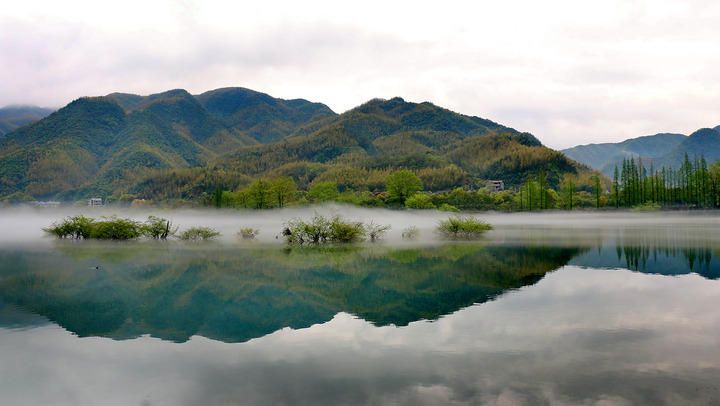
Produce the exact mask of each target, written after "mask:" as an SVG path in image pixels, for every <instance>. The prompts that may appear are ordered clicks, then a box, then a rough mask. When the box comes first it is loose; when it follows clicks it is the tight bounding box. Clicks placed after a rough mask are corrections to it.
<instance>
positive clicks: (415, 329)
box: [0, 213, 720, 405]
mask: <svg viewBox="0 0 720 406" xmlns="http://www.w3.org/2000/svg"><path fill="white" fill-rule="evenodd" d="M15 214H17V213H15ZM179 216H180V217H181V218H182V215H179ZM401 216H402V215H401ZM41 217H42V216H41ZM43 218H44V217H43ZM188 218H189V217H188ZM194 218H195V217H194ZM401 220H402V219H401ZM406 220H407V219H406ZM488 220H489V221H490V222H491V223H494V224H496V230H494V231H492V232H491V233H489V234H488V235H487V236H486V237H485V238H484V239H483V240H482V241H479V242H472V243H470V242H442V241H439V240H435V239H433V238H425V239H423V238H421V239H420V240H419V241H417V242H402V241H400V240H399V239H397V238H395V237H396V235H395V234H391V235H390V236H389V237H388V241H386V242H384V243H376V244H361V245H358V246H352V247H350V246H345V247H329V248H322V249H297V248H293V249H288V248H286V247H284V246H283V245H282V244H281V243H279V242H277V241H274V238H272V237H271V236H269V235H268V233H265V234H266V239H264V240H263V241H259V242H242V241H239V240H236V239H233V238H226V239H224V240H222V241H219V242H216V243H203V244H183V243H180V242H172V241H168V242H164V243H163V242H148V241H144V242H143V241H139V242H130V243H98V242H89V241H85V242H70V241H54V240H51V239H47V238H43V237H42V236H40V235H34V234H32V235H23V236H20V237H18V238H17V240H18V241H19V242H15V243H14V242H13V238H7V236H8V235H11V234H12V231H8V229H7V227H4V228H3V230H2V231H1V232H2V233H4V234H5V238H0V241H1V243H0V360H2V362H0V404H3V405H5V404H8V405H51V404H57V405H78V404H79V405H85V404H87V405H91V404H108V405H206V404H209V405H215V404H331V405H337V404H388V403H390V404H412V405H415V404H502V405H505V404H507V405H516V404H518V405H522V404H652V405H657V404H718V403H720V282H719V281H718V278H720V218H719V217H717V216H716V215H713V214H701V215H692V216H687V215H678V214H667V215H660V216H657V215H641V214H627V215H622V216H617V215H615V216H612V215H605V216H604V217H603V216H596V215H577V216H574V217H572V218H570V219H568V218H567V217H566V218H565V219H564V220H563V219H562V218H561V217H558V216H545V217H543V216H536V217H532V216H527V215H524V216H500V215H494V216H489V217H488ZM0 221H4V222H5V225H8V224H10V223H11V221H18V220H17V219H15V220H12V219H9V218H3V217H2V215H0ZM215 221H218V223H220V221H219V220H218V219H215ZM263 221H264V220H263ZM267 221H270V220H267ZM396 221H400V220H396ZM258 222H259V223H262V221H260V220H258ZM226 223H227V222H226ZM235 226H236V225H233V227H235ZM228 227H229V226H228ZM261 232H262V231H261ZM394 232H395V233H399V232H400V227H398V226H394ZM423 233H424V234H427V235H429V234H430V232H429V231H428V230H425V231H423ZM270 234H271V233H270Z"/></svg>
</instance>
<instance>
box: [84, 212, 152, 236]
mask: <svg viewBox="0 0 720 406" xmlns="http://www.w3.org/2000/svg"><path fill="white" fill-rule="evenodd" d="M90 230H91V232H90V237H89V238H95V239H98V240H133V239H136V238H140V237H142V236H143V235H144V233H145V227H144V225H143V224H142V223H140V222H137V221H134V220H130V219H124V218H118V217H109V218H105V219H104V220H100V221H94V222H93V223H92V227H91V229H90Z"/></svg>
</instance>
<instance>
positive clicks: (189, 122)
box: [0, 89, 329, 200]
mask: <svg viewBox="0 0 720 406" xmlns="http://www.w3.org/2000/svg"><path fill="white" fill-rule="evenodd" d="M268 97H269V96H268ZM308 105H312V103H310V102H306V103H302V102H294V103H291V105H290V106H286V110H291V109H292V108H293V107H292V106H295V108H296V109H298V110H304V112H303V113H299V114H298V115H299V116H300V117H295V118H294V123H303V117H307V119H308V120H311V119H314V116H313V115H312V114H307V111H306V110H308ZM326 109H327V108H326ZM327 110H328V111H329V109H327ZM273 114H275V115H274V116H273ZM283 114H284V113H283ZM283 114H281V113H277V112H269V113H266V114H265V116H264V117H265V121H266V122H268V123H272V122H280V123H285V122H286V118H285V116H284V115H283ZM242 124H243V123H242V121H241V120H240V121H238V122H236V125H235V126H228V125H226V124H225V123H224V122H223V120H222V117H219V116H215V115H214V114H212V113H210V112H209V111H208V110H206V109H205V108H204V107H203V105H202V104H201V103H200V102H199V101H198V99H197V98H196V97H195V96H192V95H191V94H190V93H188V92H187V91H185V90H182V89H175V90H170V91H167V92H163V93H158V94H153V95H149V96H138V95H132V94H127V93H112V94H110V95H108V96H101V97H85V98H80V99H78V100H75V101H73V102H71V103H70V104H68V105H67V106H65V107H63V108H62V109H60V110H58V111H57V112H55V113H53V114H51V115H50V116H48V117H46V118H44V119H42V120H40V121H38V122H35V123H33V124H31V125H29V126H26V127H23V128H20V129H18V130H16V131H14V132H12V133H10V134H7V135H6V136H5V137H3V138H2V139H0V197H2V196H8V195H12V194H13V193H20V194H21V195H26V196H32V197H38V198H46V197H53V198H60V199H68V200H73V199H76V198H78V197H82V195H85V194H88V193H100V194H104V195H109V194H111V193H113V192H114V190H115V189H116V188H117V184H118V182H121V183H122V182H127V179H126V178H127V177H128V176H129V175H130V174H131V173H132V172H133V171H136V170H138V169H141V170H142V169H145V170H147V169H162V168H165V169H167V168H187V167H198V166H201V165H203V164H204V163H206V162H208V161H209V160H210V159H213V158H216V157H217V156H219V155H221V154H222V153H225V152H226V151H231V150H234V149H237V148H240V147H243V146H247V145H253V144H257V143H258V141H257V139H255V138H254V137H252V136H251V135H250V134H248V133H246V132H245V131H244V128H251V127H252V125H245V126H243V125H242ZM282 125H286V124H282Z"/></svg>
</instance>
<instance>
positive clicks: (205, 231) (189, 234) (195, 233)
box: [179, 227, 221, 241]
mask: <svg viewBox="0 0 720 406" xmlns="http://www.w3.org/2000/svg"><path fill="white" fill-rule="evenodd" d="M220 235H221V234H220V232H219V231H217V230H214V229H212V228H210V227H190V228H188V229H187V230H185V231H183V232H182V233H180V236H179V237H180V239H181V240H186V241H206V240H212V239H215V238H217V237H219V236H220Z"/></svg>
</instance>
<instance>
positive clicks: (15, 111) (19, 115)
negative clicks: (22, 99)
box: [0, 106, 53, 137]
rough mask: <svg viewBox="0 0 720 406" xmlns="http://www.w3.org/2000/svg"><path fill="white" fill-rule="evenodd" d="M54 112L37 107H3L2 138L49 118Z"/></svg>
mask: <svg viewBox="0 0 720 406" xmlns="http://www.w3.org/2000/svg"><path fill="white" fill-rule="evenodd" d="M52 112H53V110H52V109H46V108H44V107H37V106H7V107H2V108H0V137H2V136H3V135H5V134H7V133H9V132H11V131H13V130H15V129H17V128H20V127H22V126H24V125H28V124H30V123H34V122H35V121H38V120H40V119H41V118H43V117H47V116H48V115H49V114H50V113H52Z"/></svg>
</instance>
